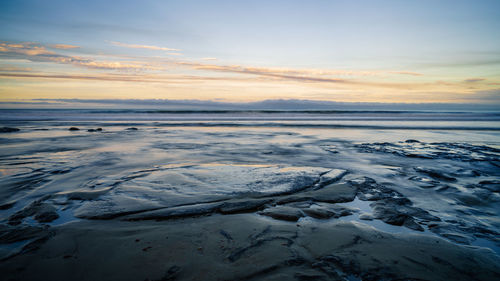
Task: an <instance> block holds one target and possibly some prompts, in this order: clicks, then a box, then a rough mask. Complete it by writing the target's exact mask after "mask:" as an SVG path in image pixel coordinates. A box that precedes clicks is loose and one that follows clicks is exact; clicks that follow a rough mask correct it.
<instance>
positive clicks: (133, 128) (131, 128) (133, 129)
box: [125, 127, 139, 131]
mask: <svg viewBox="0 0 500 281" xmlns="http://www.w3.org/2000/svg"><path fill="white" fill-rule="evenodd" d="M125 130H127V131H137V130H139V129H137V128H136V127H130V128H127V129H125Z"/></svg>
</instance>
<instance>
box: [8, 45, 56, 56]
mask: <svg viewBox="0 0 500 281" xmlns="http://www.w3.org/2000/svg"><path fill="white" fill-rule="evenodd" d="M0 52H2V53H14V54H22V55H27V56H38V55H53V54H54V52H52V51H49V50H47V48H45V47H44V46H41V45H40V44H37V43H32V42H25V43H8V42H1V43H0Z"/></svg>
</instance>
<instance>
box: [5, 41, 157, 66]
mask: <svg viewBox="0 0 500 281" xmlns="http://www.w3.org/2000/svg"><path fill="white" fill-rule="evenodd" d="M0 56H7V57H9V58H21V59H27V60H30V61H33V62H55V63H60V64H71V65H76V66H81V67H86V68H92V69H107V70H135V71H138V70H161V69H163V67H161V66H157V65H153V64H151V63H147V62H142V61H132V62H131V61H102V60H95V59H92V58H88V57H80V56H68V55H63V54H58V53H56V52H54V51H49V50H47V48H46V47H45V46H43V45H41V44H37V43H31V42H25V43H0Z"/></svg>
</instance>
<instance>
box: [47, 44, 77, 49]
mask: <svg viewBox="0 0 500 281" xmlns="http://www.w3.org/2000/svg"><path fill="white" fill-rule="evenodd" d="M49 47H50V48H53V49H61V50H70V49H78V48H80V47H79V46H74V45H69V44H52V45H49Z"/></svg>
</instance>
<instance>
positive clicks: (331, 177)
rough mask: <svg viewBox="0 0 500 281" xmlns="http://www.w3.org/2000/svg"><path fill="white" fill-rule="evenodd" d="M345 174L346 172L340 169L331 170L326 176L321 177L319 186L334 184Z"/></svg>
mask: <svg viewBox="0 0 500 281" xmlns="http://www.w3.org/2000/svg"><path fill="white" fill-rule="evenodd" d="M346 174H347V171H346V170H342V169H332V170H331V171H329V172H328V173H326V174H323V175H321V178H320V182H319V186H320V187H321V186H325V185H327V184H330V183H333V182H336V181H338V180H340V179H341V178H342V177H343V176H345V175H346Z"/></svg>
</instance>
